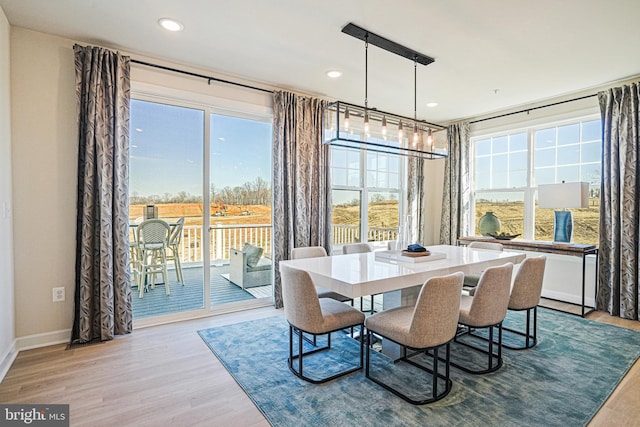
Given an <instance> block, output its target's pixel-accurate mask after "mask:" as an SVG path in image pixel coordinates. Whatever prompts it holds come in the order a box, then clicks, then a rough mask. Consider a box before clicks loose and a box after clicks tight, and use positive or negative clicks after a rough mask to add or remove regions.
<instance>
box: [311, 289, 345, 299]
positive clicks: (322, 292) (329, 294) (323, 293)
mask: <svg viewBox="0 0 640 427" xmlns="http://www.w3.org/2000/svg"><path fill="white" fill-rule="evenodd" d="M316 292H318V298H331V299H334V300H336V301H341V302H347V301H351V298H349V297H348V296H345V295H342V294H339V293H337V292H334V291H330V290H329V289H325V288H316Z"/></svg>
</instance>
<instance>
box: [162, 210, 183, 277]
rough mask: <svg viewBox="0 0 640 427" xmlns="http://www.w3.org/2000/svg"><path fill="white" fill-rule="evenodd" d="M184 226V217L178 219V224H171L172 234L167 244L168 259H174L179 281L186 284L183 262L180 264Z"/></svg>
mask: <svg viewBox="0 0 640 427" xmlns="http://www.w3.org/2000/svg"><path fill="white" fill-rule="evenodd" d="M183 228H184V217H182V218H180V219H178V221H176V224H175V225H173V226H171V234H170V235H169V243H168V245H167V254H166V257H167V261H173V264H174V266H175V268H176V278H177V279H178V282H180V283H182V284H183V285H184V276H183V275H182V264H180V254H179V252H178V251H179V249H180V242H181V241H182V230H183Z"/></svg>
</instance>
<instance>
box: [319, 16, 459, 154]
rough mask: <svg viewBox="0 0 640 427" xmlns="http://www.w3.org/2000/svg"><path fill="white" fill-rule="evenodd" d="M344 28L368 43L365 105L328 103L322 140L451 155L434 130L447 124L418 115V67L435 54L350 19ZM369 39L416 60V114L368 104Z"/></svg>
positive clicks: (380, 149)
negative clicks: (440, 145)
mask: <svg viewBox="0 0 640 427" xmlns="http://www.w3.org/2000/svg"><path fill="white" fill-rule="evenodd" d="M342 32H343V33H345V34H348V35H350V36H353V37H356V38H358V39H360V40H363V41H364V43H365V85H364V107H362V106H359V105H355V104H350V103H347V102H342V101H336V102H332V103H329V104H327V105H326V106H325V108H324V110H323V112H322V113H323V114H322V121H323V129H324V137H323V143H324V144H330V145H335V146H339V147H347V148H360V149H366V150H369V151H376V152H382V153H389V154H400V155H404V156H411V157H419V158H423V159H439V158H445V157H448V156H449V150H448V148H447V146H446V143H445V145H444V146H443V147H436V145H435V142H434V139H433V133H434V132H437V131H440V130H444V129H445V127H444V126H442V125H438V124H435V123H430V122H427V121H424V120H419V119H418V117H417V67H418V64H422V65H428V64H430V63H432V62H434V59H433V58H430V57H428V56H426V55H423V54H421V53H418V52H416V51H414V50H412V49H409V48H407V47H405V46H402V45H399V44H397V43H395V42H392V41H390V40H388V39H386V38H384V37H381V36H378V35H377V34H374V33H372V32H370V31H368V30H365V29H363V28H360V27H358V26H357V25H355V24H353V23H350V24H347V25H346V26H345V27H344V28H343V29H342ZM369 43H371V44H373V45H375V46H378V47H380V48H382V49H384V50H387V51H389V52H391V53H394V54H396V55H400V56H402V57H405V58H407V59H411V60H412V61H413V66H414V93H413V95H414V96H413V117H406V116H402V115H398V114H393V113H388V112H385V111H380V110H378V109H376V108H369V105H368V104H369V100H368V93H367V90H368V51H369Z"/></svg>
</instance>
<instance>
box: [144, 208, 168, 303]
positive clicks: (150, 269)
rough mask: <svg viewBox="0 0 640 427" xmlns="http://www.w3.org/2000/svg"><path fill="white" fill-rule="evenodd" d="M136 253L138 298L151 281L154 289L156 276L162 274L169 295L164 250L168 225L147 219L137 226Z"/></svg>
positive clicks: (166, 244) (160, 221)
mask: <svg viewBox="0 0 640 427" xmlns="http://www.w3.org/2000/svg"><path fill="white" fill-rule="evenodd" d="M136 232H137V241H138V246H137V251H138V254H137V256H138V262H137V263H138V268H139V281H138V288H139V289H140V292H139V293H140V298H142V297H143V296H144V291H145V290H146V289H145V288H146V284H147V281H148V280H151V288H155V284H156V275H158V274H162V280H163V283H164V287H165V289H166V293H167V295H170V294H171V289H170V287H169V280H168V277H167V259H166V249H167V246H168V244H169V232H170V230H169V224H167V223H166V222H165V221H163V220H161V219H148V220H146V221H143V222H142V223H140V225H139V226H138V229H137V230H136Z"/></svg>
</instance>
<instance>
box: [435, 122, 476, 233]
mask: <svg viewBox="0 0 640 427" xmlns="http://www.w3.org/2000/svg"><path fill="white" fill-rule="evenodd" d="M447 140H448V142H449V157H448V158H447V160H446V163H445V169H444V191H443V196H442V220H441V224H440V243H441V244H444V245H455V244H456V243H457V240H458V237H460V236H464V235H467V234H469V232H470V230H471V228H470V226H469V213H470V212H469V211H470V203H471V188H470V187H469V185H470V182H471V181H470V176H469V165H470V159H469V154H470V153H469V123H468V122H462V123H456V124H453V125H451V126H449V127H448V128H447Z"/></svg>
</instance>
